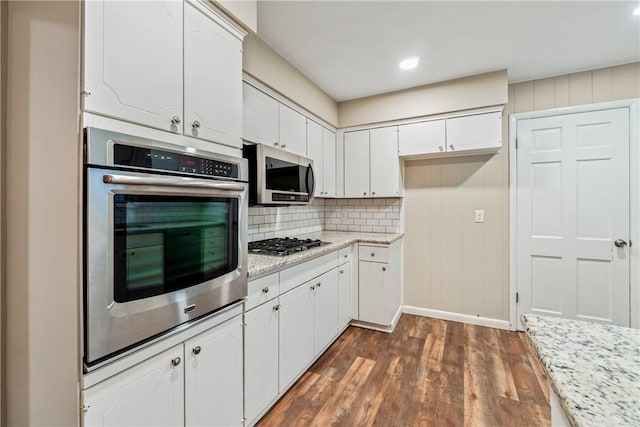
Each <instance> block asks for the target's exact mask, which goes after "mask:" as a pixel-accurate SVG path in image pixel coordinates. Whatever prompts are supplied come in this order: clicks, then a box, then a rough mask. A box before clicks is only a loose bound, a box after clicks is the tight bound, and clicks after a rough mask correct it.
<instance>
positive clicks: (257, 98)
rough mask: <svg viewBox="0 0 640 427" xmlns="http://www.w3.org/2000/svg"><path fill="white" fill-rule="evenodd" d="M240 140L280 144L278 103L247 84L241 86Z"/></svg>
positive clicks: (272, 144)
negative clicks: (241, 117)
mask: <svg viewBox="0 0 640 427" xmlns="http://www.w3.org/2000/svg"><path fill="white" fill-rule="evenodd" d="M242 101H243V122H242V125H243V131H242V138H243V139H245V140H247V141H251V142H255V143H259V144H267V145H271V146H274V145H275V144H279V142H280V120H279V116H280V111H279V107H278V105H279V103H278V101H276V100H275V99H273V98H271V97H270V96H268V95H267V94H265V93H263V92H262V91H260V90H258V89H256V88H255V87H253V86H251V85H250V84H248V83H244V84H243V85H242Z"/></svg>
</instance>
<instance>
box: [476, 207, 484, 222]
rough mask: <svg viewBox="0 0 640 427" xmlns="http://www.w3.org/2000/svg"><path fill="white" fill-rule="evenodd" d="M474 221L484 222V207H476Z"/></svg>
mask: <svg viewBox="0 0 640 427" xmlns="http://www.w3.org/2000/svg"><path fill="white" fill-rule="evenodd" d="M476 222H484V209H476Z"/></svg>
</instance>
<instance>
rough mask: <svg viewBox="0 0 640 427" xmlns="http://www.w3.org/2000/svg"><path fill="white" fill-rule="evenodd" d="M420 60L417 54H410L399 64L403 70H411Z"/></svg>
mask: <svg viewBox="0 0 640 427" xmlns="http://www.w3.org/2000/svg"><path fill="white" fill-rule="evenodd" d="M418 62H420V58H418V57H417V56H410V57H408V58H405V59H403V60H402V61H400V64H399V65H398V66H399V67H400V69H401V70H411V69H414V68H416V67H417V66H418Z"/></svg>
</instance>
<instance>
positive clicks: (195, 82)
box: [184, 3, 242, 148]
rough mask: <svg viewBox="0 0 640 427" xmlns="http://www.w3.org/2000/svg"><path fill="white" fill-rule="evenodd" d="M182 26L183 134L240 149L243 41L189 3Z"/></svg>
mask: <svg viewBox="0 0 640 427" xmlns="http://www.w3.org/2000/svg"><path fill="white" fill-rule="evenodd" d="M199 7H200V8H201V7H202V6H199ZM184 23H185V24H184V37H185V39H184V73H185V75H184V116H185V121H184V131H185V132H184V133H185V134H188V135H191V136H195V137H198V138H202V139H207V140H210V141H214V142H219V143H223V144H226V145H231V146H235V147H238V148H242V42H241V41H240V39H238V38H237V37H235V36H234V35H232V34H231V33H230V32H229V31H227V29H225V28H224V27H223V26H222V25H221V24H219V23H217V22H215V21H214V20H213V19H212V18H210V17H209V16H207V15H205V14H204V13H203V11H202V10H198V8H197V7H196V6H195V5H193V4H191V3H185V4H184Z"/></svg>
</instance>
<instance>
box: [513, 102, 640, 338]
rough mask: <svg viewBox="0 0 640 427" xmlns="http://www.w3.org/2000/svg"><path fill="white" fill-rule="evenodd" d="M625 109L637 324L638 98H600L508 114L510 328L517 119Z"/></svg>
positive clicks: (635, 323)
mask: <svg viewBox="0 0 640 427" xmlns="http://www.w3.org/2000/svg"><path fill="white" fill-rule="evenodd" d="M616 108H628V109H629V161H630V164H629V180H630V182H629V184H630V186H629V193H630V212H629V213H630V236H629V237H630V241H631V242H632V244H631V245H630V247H629V258H630V261H631V266H630V277H629V281H630V289H629V294H630V295H629V304H630V306H629V311H630V313H629V314H630V316H629V317H630V326H631V327H632V328H640V170H639V169H640V147H638V141H640V135H639V134H640V98H631V99H624V100H620V101H611V102H601V103H597V104H587V105H579V106H575V107H565V108H555V109H551V110H543V111H532V112H526V113H516V114H510V115H509V321H510V322H511V325H512V328H513V329H518V330H522V327H520V322H519V320H518V319H517V307H516V292H517V289H518V287H517V268H518V265H517V252H516V247H517V246H516V245H517V237H518V236H517V225H518V224H517V196H518V194H517V188H518V180H517V176H518V170H517V165H518V163H517V150H516V137H517V129H518V127H517V126H518V120H524V119H534V118H540V117H551V116H560V115H566V114H577V113H587V112H591V111H601V110H611V109H616Z"/></svg>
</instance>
